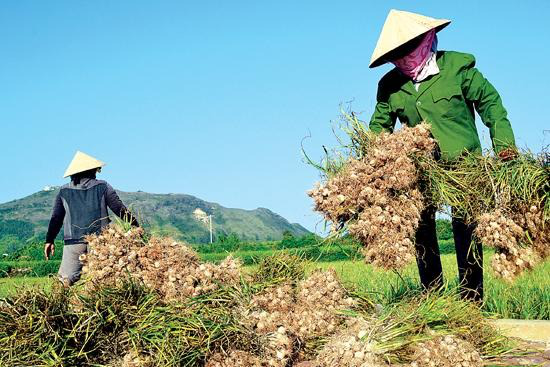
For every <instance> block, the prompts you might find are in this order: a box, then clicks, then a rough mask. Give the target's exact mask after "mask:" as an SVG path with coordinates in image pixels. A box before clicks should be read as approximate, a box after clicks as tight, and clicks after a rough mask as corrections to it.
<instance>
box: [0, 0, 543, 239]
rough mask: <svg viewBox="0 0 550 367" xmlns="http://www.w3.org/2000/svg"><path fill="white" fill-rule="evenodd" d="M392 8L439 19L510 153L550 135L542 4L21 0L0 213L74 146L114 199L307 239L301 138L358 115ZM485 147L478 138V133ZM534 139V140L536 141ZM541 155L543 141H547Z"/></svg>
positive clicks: (4, 100) (11, 57) (5, 113)
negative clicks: (492, 101) (202, 207)
mask: <svg viewBox="0 0 550 367" xmlns="http://www.w3.org/2000/svg"><path fill="white" fill-rule="evenodd" d="M390 8H397V9H401V10H409V11H415V12H419V13H423V14H425V15H429V16H433V17H441V18H448V19H451V20H453V23H451V25H450V26H449V27H447V28H446V29H445V30H444V31H442V32H441V33H440V35H439V48H440V49H444V50H456V51H463V52H469V53H473V54H474V55H475V56H476V58H477V60H478V67H479V69H480V70H481V71H482V72H483V73H484V74H485V76H486V77H487V78H488V79H489V80H490V81H491V82H492V83H493V84H494V85H495V86H496V87H497V89H498V90H499V91H500V93H501V95H502V98H503V100H504V103H505V106H506V107H507V109H508V112H509V116H510V119H511V121H512V125H513V127H514V129H515V133H516V137H517V140H518V143H519V144H520V145H521V146H523V147H525V146H528V147H529V148H531V149H532V150H535V151H537V150H540V149H541V147H542V146H543V144H544V141H543V139H544V134H543V130H544V129H550V118H549V117H548V116H549V114H548V112H547V111H546V108H547V107H548V105H549V104H550V102H549V97H548V96H549V92H548V90H547V89H548V86H549V85H550V76H549V73H550V65H549V60H550V47H549V42H550V26H549V24H548V19H547V17H548V14H550V2H548V1H452V2H450V1H441V0H440V1H414V2H413V1H330V2H329V1H272V2H267V1H193V2H191V1H136V0H132V1H39V0H36V1H25V0H11V1H4V2H2V7H1V9H0V129H1V130H0V131H1V133H0V138H1V148H0V153H1V154H0V166H1V168H2V173H1V174H0V175H1V179H0V202H5V201H9V200H12V199H15V198H20V197H23V196H26V195H29V194H31V193H33V192H35V191H38V190H40V189H41V188H42V187H44V186H45V185H60V184H63V183H64V182H65V180H64V179H62V178H61V176H62V174H63V172H64V170H65V168H66V166H67V164H68V163H69V161H70V160H71V158H72V156H73V154H74V152H75V151H76V150H77V149H80V150H82V151H84V152H87V153H89V154H91V155H94V156H96V157H97V158H99V159H102V160H104V161H106V162H107V163H108V165H107V166H106V167H105V169H104V171H103V173H102V174H101V177H102V178H104V179H106V180H108V181H109V182H110V183H111V184H113V186H115V187H116V188H118V189H121V190H125V191H134V190H143V191H148V192H157V193H169V192H178V193H188V194H192V195H196V196H198V197H200V198H203V199H205V200H209V201H214V202H218V203H220V204H222V205H224V206H228V207H240V208H247V209H253V208H256V207H259V206H261V207H267V208H270V209H272V210H274V211H275V212H277V213H280V214H281V215H283V216H284V217H286V218H288V219H289V220H291V221H293V222H299V223H302V224H303V225H305V226H307V227H308V228H310V229H313V228H314V226H315V223H316V222H317V221H318V217H317V216H316V215H315V214H313V213H312V211H311V201H310V200H309V198H308V197H307V196H306V194H305V191H306V190H307V189H309V188H310V187H311V186H312V184H313V183H314V182H315V181H316V180H318V174H317V172H315V170H314V169H313V168H311V167H309V166H307V165H305V164H304V163H303V162H302V159H301V153H300V142H301V140H302V138H303V137H304V136H306V135H308V134H309V133H311V135H312V138H311V139H309V140H307V141H306V148H307V150H308V151H309V152H310V153H311V155H312V156H313V157H316V158H320V157H321V148H320V147H321V145H322V144H326V145H329V146H330V145H334V144H335V142H334V139H333V138H332V133H331V130H330V120H332V119H335V118H336V117H337V115H338V108H339V104H340V103H341V102H346V101H350V100H353V101H354V102H353V109H354V110H356V111H361V112H362V117H363V118H364V119H368V118H369V116H370V114H371V113H372V110H373V106H374V101H375V93H376V85H377V81H378V80H379V78H380V77H381V76H382V75H383V73H385V72H386V71H387V70H388V69H389V67H388V66H383V67H380V68H377V69H374V70H372V69H368V66H367V65H368V62H369V60H370V55H371V53H372V50H373V47H374V45H375V43H376V40H377V37H378V35H379V32H380V29H381V27H382V24H383V22H384V20H385V18H386V15H387V13H388V11H389V9H390ZM482 135H483V136H485V137H486V136H487V130H486V129H483V132H482ZM547 135H548V134H547ZM545 142H546V144H548V143H550V136H546V141H545Z"/></svg>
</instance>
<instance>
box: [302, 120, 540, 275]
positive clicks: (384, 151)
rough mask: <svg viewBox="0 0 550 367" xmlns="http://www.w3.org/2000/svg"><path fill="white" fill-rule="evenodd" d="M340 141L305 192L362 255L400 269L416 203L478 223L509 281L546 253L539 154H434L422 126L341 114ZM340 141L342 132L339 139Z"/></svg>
mask: <svg viewBox="0 0 550 367" xmlns="http://www.w3.org/2000/svg"><path fill="white" fill-rule="evenodd" d="M344 118H345V121H346V122H345V125H344V126H343V128H342V129H343V131H344V132H345V133H346V134H347V135H348V138H349V143H346V144H344V145H343V147H341V148H339V149H338V150H336V151H335V152H334V153H333V154H328V153H327V157H326V159H325V160H324V161H323V162H322V163H321V164H315V163H313V162H312V161H311V160H310V159H309V158H307V155H306V158H307V159H308V161H309V162H310V163H311V164H313V165H315V167H316V168H318V169H319V170H320V171H321V172H322V175H323V181H322V183H317V184H316V185H315V187H314V188H313V189H312V190H310V191H309V192H308V194H309V196H311V197H312V199H313V202H314V207H315V210H316V211H318V212H319V213H321V214H322V215H323V217H324V218H325V220H326V221H327V222H328V223H329V224H330V225H331V227H332V229H333V234H334V235H335V236H338V235H345V234H350V235H351V236H353V237H354V238H356V239H357V240H359V241H360V242H361V243H362V244H363V246H364V248H363V253H364V255H365V259H366V261H367V262H368V263H372V264H374V265H375V266H378V267H382V268H385V269H399V268H403V267H404V266H406V265H407V264H409V263H410V262H411V261H413V259H414V258H415V246H414V241H415V234H416V231H417V228H418V225H419V220H420V215H421V212H422V211H423V210H424V208H426V207H428V206H430V207H431V206H433V207H436V208H439V209H441V210H447V208H449V207H452V214H453V215H455V216H459V217H462V218H464V219H465V220H466V221H467V222H477V223H478V226H477V231H476V235H477V237H478V238H479V239H480V240H481V241H482V242H483V243H485V244H486V245H488V246H492V247H494V248H495V249H496V255H495V257H494V260H493V269H494V270H495V273H496V274H497V276H500V277H502V278H504V279H507V280H511V279H513V278H514V277H515V276H516V275H518V274H520V273H521V272H522V271H523V270H525V269H529V268H531V267H533V266H534V265H535V264H536V263H537V262H539V261H541V260H542V259H544V258H546V257H548V256H549V255H550V229H549V228H550V223H549V220H550V200H548V199H549V197H550V167H549V166H548V159H547V157H546V156H545V155H544V156H540V157H535V156H533V155H532V154H530V153H518V156H517V157H516V158H515V159H513V160H511V161H503V160H500V159H498V158H495V157H493V156H492V155H481V154H473V153H472V154H465V155H464V156H463V157H462V158H460V159H458V160H457V161H455V162H452V163H449V162H443V161H439V160H437V159H436V157H435V156H436V154H435V152H436V151H437V149H436V143H435V140H434V139H433V138H432V137H431V134H430V129H429V125H428V124H425V123H424V124H419V125H416V126H414V127H407V126H404V127H403V128H401V129H400V130H398V131H396V132H395V133H393V134H388V133H381V134H379V135H376V134H374V133H372V132H370V131H368V130H367V129H366V128H365V127H364V124H363V123H362V122H361V121H359V120H358V119H357V117H356V116H355V115H354V114H351V115H349V114H344ZM339 141H341V142H343V140H341V139H340V140H339Z"/></svg>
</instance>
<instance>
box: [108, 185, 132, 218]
mask: <svg viewBox="0 0 550 367" xmlns="http://www.w3.org/2000/svg"><path fill="white" fill-rule="evenodd" d="M105 201H106V202H107V206H108V207H109V209H111V210H112V211H113V213H115V214H116V215H117V216H118V217H119V218H121V219H122V220H125V221H128V222H130V224H131V225H132V226H133V227H139V223H138V221H137V219H136V217H134V216H133V215H132V213H131V212H130V211H129V210H128V208H126V206H125V205H124V204H123V203H122V200H120V197H119V196H118V194H117V193H116V191H115V189H113V187H112V186H111V185H109V184H107V191H106V192H105Z"/></svg>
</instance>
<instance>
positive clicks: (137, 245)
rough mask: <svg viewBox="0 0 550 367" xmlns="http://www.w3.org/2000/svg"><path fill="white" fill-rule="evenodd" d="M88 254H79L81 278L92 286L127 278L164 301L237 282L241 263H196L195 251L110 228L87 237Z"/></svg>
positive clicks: (135, 231) (167, 240)
mask: <svg viewBox="0 0 550 367" xmlns="http://www.w3.org/2000/svg"><path fill="white" fill-rule="evenodd" d="M87 240H88V254H87V255H82V256H81V260H82V261H83V263H84V267H83V275H84V277H85V278H88V279H90V280H91V282H90V283H89V284H90V285H91V286H94V284H98V283H99V284H104V285H114V284H117V283H119V282H122V281H125V279H126V278H127V277H128V276H131V277H132V278H133V279H135V280H137V281H140V282H143V284H145V285H146V286H147V287H149V288H150V289H155V290H157V291H158V292H159V294H160V295H162V296H163V297H164V298H165V299H167V300H173V299H185V298H188V297H194V296H199V295H201V294H204V293H207V292H211V291H214V290H216V289H218V288H219V284H222V283H223V284H225V285H234V284H236V283H238V282H239V280H240V275H241V273H240V268H241V264H240V262H239V261H238V260H236V259H234V258H232V257H230V256H229V257H227V258H226V259H225V260H224V261H222V262H221V263H220V264H219V265H215V264H210V263H201V262H200V261H199V258H198V256H197V254H196V253H195V251H193V250H192V249H191V248H190V247H188V246H184V245H183V244H182V243H178V242H176V241H173V240H171V239H170V238H157V237H152V238H151V239H149V241H148V242H146V241H145V240H144V239H143V230H142V229H141V228H135V229H132V230H130V231H125V230H124V229H123V228H122V227H120V226H114V227H111V228H109V229H107V230H106V231H104V232H103V233H102V234H101V235H91V236H89V237H88V239H87Z"/></svg>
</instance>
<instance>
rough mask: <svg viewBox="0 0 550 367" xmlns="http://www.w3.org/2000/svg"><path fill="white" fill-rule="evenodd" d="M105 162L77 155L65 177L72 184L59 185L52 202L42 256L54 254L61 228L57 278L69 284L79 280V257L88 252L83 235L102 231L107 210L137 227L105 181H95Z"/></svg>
mask: <svg viewBox="0 0 550 367" xmlns="http://www.w3.org/2000/svg"><path fill="white" fill-rule="evenodd" d="M104 165H105V163H103V162H101V161H99V160H97V159H95V158H93V157H91V156H89V155H87V154H84V153H82V152H76V154H75V156H74V158H73V160H72V162H71V164H69V167H68V168H67V170H66V171H65V176H64V177H69V176H70V177H71V182H70V183H68V184H66V185H64V186H62V187H61V189H60V191H59V194H57V197H56V199H55V204H54V208H53V213H52V217H51V219H50V225H49V227H48V233H47V235H46V244H45V245H44V256H45V257H46V259H49V257H50V256H51V255H53V253H54V250H55V246H54V240H55V238H56V237H57V234H58V233H59V231H60V230H61V226H64V232H65V233H64V240H65V246H64V247H63V257H62V259H61V266H60V267H59V273H58V276H59V279H60V280H61V281H62V282H63V283H64V284H65V285H72V284H73V283H74V282H76V281H77V280H78V279H80V273H81V270H82V263H81V261H80V259H79V257H80V256H81V255H83V254H85V253H86V252H87V248H88V246H87V244H86V241H85V239H84V238H85V236H87V235H90V234H95V233H99V232H101V230H102V229H103V228H104V227H105V226H107V225H108V224H109V213H108V211H107V208H109V209H111V210H112V211H113V213H115V214H116V215H118V216H119V217H120V218H122V219H124V220H127V221H130V222H131V224H132V225H133V226H138V222H137V220H136V218H134V216H132V214H131V213H130V212H129V211H128V209H127V208H126V207H125V206H124V204H123V203H122V201H121V200H120V198H119V197H118V195H117V193H116V191H115V190H114V189H113V188H112V187H111V185H109V184H108V183H107V182H105V181H101V180H97V179H96V173H97V172H99V171H100V170H101V167H103V166H104Z"/></svg>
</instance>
